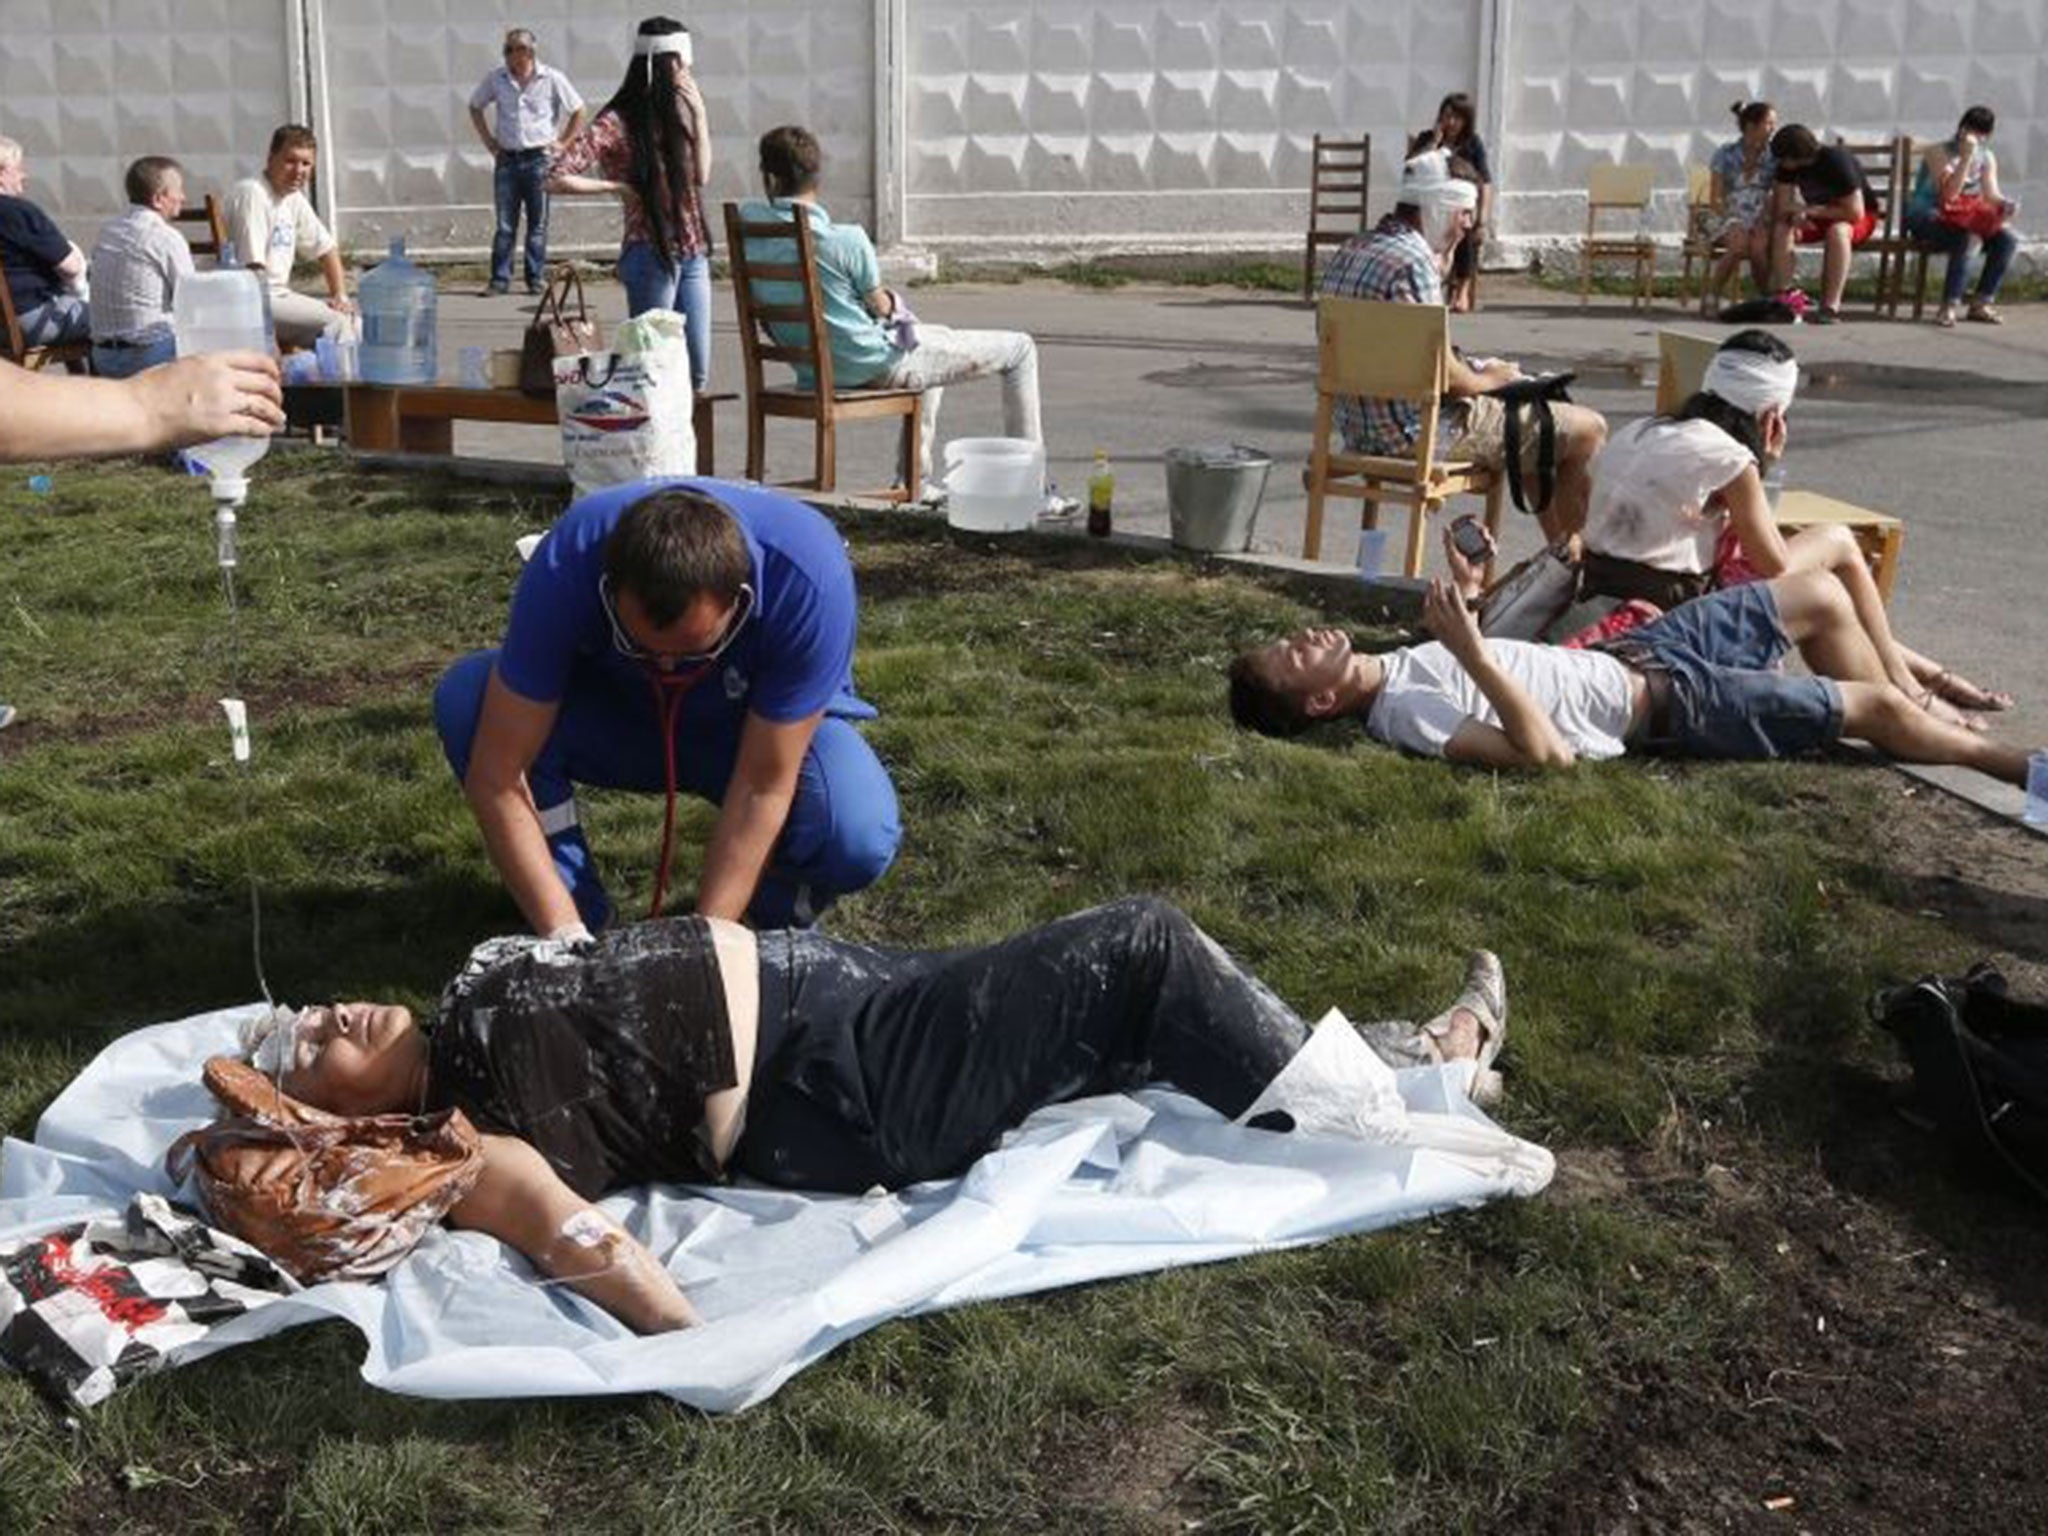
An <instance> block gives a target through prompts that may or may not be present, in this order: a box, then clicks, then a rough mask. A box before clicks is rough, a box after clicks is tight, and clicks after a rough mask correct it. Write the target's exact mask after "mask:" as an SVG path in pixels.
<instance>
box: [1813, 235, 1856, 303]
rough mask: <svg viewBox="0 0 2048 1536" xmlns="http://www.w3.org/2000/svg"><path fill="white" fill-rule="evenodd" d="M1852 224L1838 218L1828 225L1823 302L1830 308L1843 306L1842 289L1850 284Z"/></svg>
mask: <svg viewBox="0 0 2048 1536" xmlns="http://www.w3.org/2000/svg"><path fill="white" fill-rule="evenodd" d="M1852 233H1853V231H1852V230H1851V228H1850V226H1848V225H1847V224H1844V223H1843V222H1842V221H1841V220H1839V219H1837V220H1836V221H1835V222H1834V223H1832V224H1830V225H1829V226H1828V234H1827V255H1826V257H1825V259H1823V261H1822V262H1821V271H1820V290H1821V303H1822V305H1823V306H1825V307H1826V308H1828V309H1840V308H1841V307H1842V290H1843V289H1844V288H1846V287H1848V286H1849V257H1850V255H1851V253H1852V252H1853V251H1854V249H1855V247H1854V246H1852V245H1851V244H1850V243H1849V236H1850V235H1851V234H1852Z"/></svg>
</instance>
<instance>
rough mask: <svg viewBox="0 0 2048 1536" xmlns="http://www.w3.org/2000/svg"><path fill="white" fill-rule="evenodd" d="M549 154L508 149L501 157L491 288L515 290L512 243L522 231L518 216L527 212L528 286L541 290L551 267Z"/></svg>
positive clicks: (495, 180)
mask: <svg viewBox="0 0 2048 1536" xmlns="http://www.w3.org/2000/svg"><path fill="white" fill-rule="evenodd" d="M547 180H548V152H547V150H545V149H507V150H501V151H499V153H498V164H497V168H496V169H495V170H494V171H493V172H492V173H491V196H492V201H493V202H494V203H495V204H496V207H497V210H498V227H497V230H496V231H495V232H494V233H493V234H492V236H491V286H492V287H493V288H499V289H504V288H510V287H511V286H512V242H513V239H514V237H515V236H516V235H517V234H518V231H519V213H520V210H521V209H524V210H525V211H526V286H527V287H529V288H534V287H538V286H539V284H540V281H541V275H542V273H543V272H544V271H545V270H546V268H547V264H548V189H547Z"/></svg>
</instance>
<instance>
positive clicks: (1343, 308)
mask: <svg viewBox="0 0 2048 1536" xmlns="http://www.w3.org/2000/svg"><path fill="white" fill-rule="evenodd" d="M1316 329H1317V332H1318V341H1317V352H1318V358H1319V361H1318V363H1317V368H1316V426H1315V434H1316V435H1315V447H1314V448H1313V450H1311V452H1310V454H1309V462H1308V472H1307V474H1305V475H1304V476H1303V477H1302V478H1303V480H1304V482H1305V483H1306V484H1307V486H1308V523H1307V525H1306V527H1305V528H1304V530H1303V533H1302V541H1301V553H1302V556H1303V558H1304V559H1308V560H1313V559H1315V558H1316V557H1317V555H1318V552H1319V551H1320V550H1321V548H1322V541H1323V502H1324V500H1325V498H1327V497H1330V496H1350V497H1356V498H1357V499H1358V500H1359V501H1360V502H1362V503H1363V506H1362V508H1361V509H1360V514H1359V527H1360V528H1377V527H1378V526H1379V504H1380V503H1381V502H1383V501H1395V502H1403V503H1405V504H1406V505H1407V507H1408V552H1407V561H1406V564H1405V567H1404V569H1405V570H1406V571H1407V574H1408V575H1410V576H1420V575H1421V574H1422V562H1423V554H1424V549H1423V539H1424V536H1425V535H1426V533H1427V532H1428V522H1429V514H1430V513H1431V512H1433V511H1435V510H1436V509H1437V508H1438V507H1441V506H1442V505H1443V504H1444V502H1445V500H1446V499H1447V498H1449V497H1452V496H1483V497H1485V499H1486V526H1487V528H1488V529H1490V530H1491V531H1492V532H1493V533H1494V535H1495V536H1496V537H1498V536H1499V534H1500V518H1501V490H1502V479H1501V477H1500V476H1497V475H1495V474H1494V473H1493V471H1491V470H1489V469H1485V468H1482V467H1481V466H1479V465H1477V464H1473V463H1470V462H1466V461H1461V460H1452V461H1449V462H1445V461H1440V460H1439V459H1438V458H1437V456H1436V441H1437V423H1438V420H1439V418H1440V416H1441V412H1442V401H1443V393H1444V381H1445V379H1446V377H1447V374H1448V371H1449V362H1450V356H1451V328H1450V311H1449V310H1447V309H1445V308H1444V307H1443V306H1442V305H1441V304H1385V303H1380V302H1377V301H1375V300H1371V299H1340V298H1334V297H1330V298H1324V299H1322V300H1321V301H1320V302H1319V304H1318V305H1317V321H1316ZM1340 395H1364V396H1367V397H1369V398H1373V399H1382V400H1405V401H1408V402H1409V403H1411V404H1413V405H1416V406H1418V407H1419V408H1420V409H1421V412H1422V431H1421V432H1420V434H1419V435H1418V436H1417V437H1416V440H1415V451H1414V452H1413V453H1411V454H1408V455H1406V456H1404V457H1400V458H1394V457H1382V456H1380V455H1376V454H1362V453H1351V452H1349V451H1346V450H1343V449H1336V450H1333V449H1332V448H1331V446H1330V435H1331V433H1332V432H1333V431H1334V430H1335V424H1336V408H1337V398H1338V397H1339V396H1340Z"/></svg>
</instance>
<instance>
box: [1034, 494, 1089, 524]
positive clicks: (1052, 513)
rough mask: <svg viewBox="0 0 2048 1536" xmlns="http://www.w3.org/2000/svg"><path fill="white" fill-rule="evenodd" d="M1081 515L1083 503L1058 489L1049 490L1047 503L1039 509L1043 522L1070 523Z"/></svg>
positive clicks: (1039, 516) (1039, 515)
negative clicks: (1062, 493)
mask: <svg viewBox="0 0 2048 1536" xmlns="http://www.w3.org/2000/svg"><path fill="white" fill-rule="evenodd" d="M1080 515H1081V503H1080V502H1078V501H1076V500H1074V498H1073V497H1071V496H1062V495H1061V494H1060V493H1059V492H1058V491H1055V490H1047V491H1046V493H1045V505H1044V506H1042V507H1040V508H1039V509H1038V520H1039V521H1040V522H1041V523H1068V522H1072V521H1073V520H1074V519H1075V518H1077V517H1079V516H1080Z"/></svg>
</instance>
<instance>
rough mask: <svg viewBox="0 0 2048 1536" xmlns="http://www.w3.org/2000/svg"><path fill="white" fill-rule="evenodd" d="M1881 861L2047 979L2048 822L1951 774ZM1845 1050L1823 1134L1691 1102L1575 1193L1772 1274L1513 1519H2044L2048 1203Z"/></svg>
mask: <svg viewBox="0 0 2048 1536" xmlns="http://www.w3.org/2000/svg"><path fill="white" fill-rule="evenodd" d="M1926 793H1927V799H1926V800H1925V801H1924V802H1923V803H1922V806H1921V808H1920V813H1919V814H1914V815H1906V816H1899V817H1895V818H1893V819H1892V821H1891V823H1890V824H1889V825H1888V826H1887V828H1886V830H1885V832H1884V833H1883V836H1882V842H1881V848H1880V857H1881V858H1882V859H1883V861H1884V862H1885V863H1886V864H1888V865H1889V866H1890V867H1891V868H1892V869H1893V870H1894V871H1895V872H1896V874H1897V876H1898V878H1899V880H1900V881H1901V882H1902V883H1903V884H1902V887H1901V888H1902V890H1903V893H1904V898H1905V899H1906V900H1908V901H1910V902H1911V903H1912V904H1913V905H1914V906H1915V907H1916V908H1918V909H1921V910H1924V911H1927V912H1929V913H1938V914H1939V915H1940V916H1941V917H1942V918H1944V919H1945V920H1946V921H1948V922H1950V923H1952V924H1954V925H1955V926H1956V927H1957V928H1958V929H1959V930H1961V931H1962V932H1964V933H1966V934H1968V935H1970V936H1972V937H1973V938H1976V939H1977V940H1979V941H1980V946H1981V948H1982V949H1983V950H1984V951H1985V952H1987V953H1993V954H1995V955H1996V957H1997V958H1998V959H1999V961H2000V963H2001V965H2002V966H2004V967H2005V969H2006V970H2007V972H2008V974H2009V975H2010V976H2012V977H2013V978H2014V980H2015V981H2016V982H2018V983H2020V984H2021V985H2024V986H2027V987H2028V988H2029V989H2033V988H2038V987H2041V986H2042V985H2043V984H2044V982H2048V975H2044V965H2043V962H2044V961H2048V921H2044V919H2048V841H2044V840H2042V839H2040V838H2037V837H2034V836H2032V835H2031V834H2029V833H2027V832H2025V831H2024V830H2023V829H2021V828H2019V827H2017V826H2014V825H2013V824H2012V823H2011V822H2009V821H2005V820H2003V819H2002V818H1999V817H1995V816H1992V815H1990V814H1988V813H1985V812H1983V811H1980V810H1978V809H1977V808H1975V807H1973V806H1970V805H1967V804H1965V803H1963V802H1961V801H1957V800H1953V799H1951V798H1949V797H1948V796H1946V795H1940V794H1937V793H1935V792H1933V791H1928V792H1926ZM1891 1089H1892V1085H1891V1084H1890V1083H1888V1082H1886V1081H1883V1080H1880V1079H1878V1078H1874V1077H1872V1076H1871V1075H1870V1074H1868V1073H1865V1072H1859V1071H1856V1070H1853V1069H1850V1068H1846V1067H1845V1068H1842V1069H1840V1070H1839V1071H1836V1072H1834V1073H1832V1074H1830V1075H1828V1076H1826V1077H1825V1078H1824V1079H1823V1081H1822V1083H1821V1084H1820V1085H1819V1102H1818V1104H1817V1105H1816V1106H1815V1107H1814V1109H1813V1110H1812V1113H1811V1116H1810V1118H1809V1119H1808V1120H1807V1121H1806V1122H1805V1123H1804V1126H1803V1129H1804V1130H1805V1131H1807V1132H1808V1133H1809V1134H1810V1138H1811V1140H1810V1145H1806V1146H1799V1145H1796V1144H1793V1143H1797V1142H1798V1141H1800V1140H1801V1139H1803V1138H1800V1137H1793V1138H1790V1139H1789V1141H1788V1138H1786V1137H1783V1136H1777V1137H1773V1138H1771V1139H1770V1140H1769V1142H1768V1143H1767V1142H1766V1141H1765V1139H1764V1138H1762V1137H1760V1136H1758V1135H1756V1134H1754V1133H1752V1132H1749V1131H1741V1132H1729V1131H1726V1130H1721V1129H1710V1128H1708V1127H1705V1126H1702V1125H1700V1124H1698V1123H1697V1122H1693V1123H1689V1124H1687V1125H1685V1126H1683V1127H1682V1128H1680V1129H1679V1131H1678V1132H1677V1133H1676V1134H1675V1135H1674V1136H1673V1137H1670V1138H1667V1140H1666V1145H1664V1146H1663V1147H1660V1148H1659V1149H1658V1150H1657V1151H1655V1152H1654V1153H1651V1154H1645V1155H1644V1156H1643V1157H1642V1158H1641V1159H1638V1160H1631V1161H1627V1162H1624V1160H1622V1159H1619V1158H1615V1157H1612V1156H1611V1155H1606V1156H1602V1157H1599V1158H1596V1159H1594V1160H1593V1162H1592V1165H1591V1166H1589V1167H1587V1168H1585V1169H1581V1170H1578V1171H1576V1172H1574V1173H1573V1174H1572V1175H1571V1176H1570V1177H1569V1178H1567V1177H1561V1178H1560V1181H1559V1191H1560V1193H1561V1194H1565V1195H1566V1196H1567V1197H1568V1198H1585V1199H1595V1200H1606V1201H1614V1202H1618V1203H1621V1204H1628V1203H1632V1202H1639V1203H1642V1204H1644V1205H1646V1206H1649V1207H1652V1208H1656V1209H1659V1210H1661V1211H1664V1212H1667V1213H1672V1214H1681V1215H1684V1216H1685V1217H1686V1218H1687V1219H1688V1220H1690V1221H1692V1222H1693V1223H1694V1224H1695V1225H1696V1226H1698V1227H1699V1228H1700V1230H1701V1238H1702V1244H1703V1246H1711V1247H1713V1248H1715V1249H1717V1250H1719V1251H1722V1252H1724V1253H1727V1254H1728V1255H1729V1256H1730V1260H1731V1262H1732V1263H1734V1264H1735V1265H1737V1266H1738V1267H1739V1269H1740V1271H1741V1272H1742V1273H1743V1275H1744V1277H1745V1279H1746V1281H1747V1282H1748V1288H1749V1290H1750V1293H1751V1301H1750V1303H1749V1305H1748V1307H1747V1309H1746V1315H1745V1316H1744V1318H1743V1320H1742V1323H1741V1326H1740V1328H1739V1329H1738V1330H1737V1334H1736V1337H1735V1341H1734V1342H1733V1343H1732V1344H1731V1345H1729V1346H1726V1347H1724V1348H1722V1349H1721V1350H1719V1351H1718V1352H1716V1353H1715V1354H1714V1356H1713V1357H1712V1358H1711V1359H1710V1360H1709V1361H1707V1362H1706V1363H1705V1364H1704V1366H1703V1368H1701V1369H1699V1370H1697V1371H1694V1372H1692V1373H1690V1374H1689V1376H1688V1378H1687V1379H1673V1378H1672V1377H1671V1376H1670V1375H1669V1374H1666V1373H1662V1372H1645V1373H1640V1374H1635V1375H1631V1374H1630V1373H1629V1372H1628V1371H1627V1370H1619V1371H1617V1373H1616V1375H1615V1378H1614V1379H1613V1380H1612V1381H1610V1382H1609V1383H1607V1384H1606V1385H1607V1390H1608V1392H1609V1393H1610V1395H1611V1399H1612V1401H1613V1402H1614V1404H1615V1408H1614V1411H1613V1412H1611V1413H1610V1414H1609V1415H1608V1416H1607V1417H1606V1419H1605V1420H1604V1421H1603V1422H1601V1423H1600V1424H1598V1425H1597V1426H1596V1427H1594V1428H1593V1430H1592V1431H1591V1432H1590V1434H1589V1435H1588V1436H1587V1437H1586V1440H1585V1442H1584V1443H1583V1445H1582V1446H1580V1447H1579V1448H1578V1449H1577V1452H1576V1454H1575V1455H1574V1456H1573V1458H1572V1461H1571V1463H1570V1464H1569V1466H1568V1467H1567V1469H1566V1471H1565V1472H1564V1473H1563V1474H1562V1475H1561V1476H1559V1477H1558V1478H1557V1479H1555V1480H1554V1481H1553V1482H1552V1484H1551V1486H1550V1487H1549V1488H1547V1489H1546V1490H1545V1491H1544V1492H1543V1493H1542V1494H1541V1495H1540V1496H1539V1497H1538V1498H1537V1499H1535V1500H1533V1501H1532V1502H1531V1503H1530V1504H1529V1505H1528V1506H1526V1507H1524V1508H1523V1509H1522V1510H1521V1511H1519V1512H1518V1513H1517V1514H1516V1515H1515V1516H1514V1518H1513V1519H1511V1520H1510V1521H1508V1522H1506V1524H1505V1525H1504V1527H1503V1528H1510V1529H1522V1530H1545V1531H1569V1532H1600V1533H1607V1532H1635V1531H1657V1532H1667V1531H1671V1532H1707V1531H1752V1530H1754V1531H1784V1532H1794V1531H1857V1532H1863V1531H1915V1532H1924V1533H1935V1532H1942V1533H1946V1532H1953V1531H2001V1532H2005V1531H2022V1530H2038V1529H2041V1528H2042V1525H2043V1522H2044V1520H2048V1514H2044V1511H2048V1458H2044V1457H2043V1455H2042V1450H2043V1447H2044V1446H2048V1430H2044V1428H2043V1426H2044V1425H2048V1208H2044V1207H2043V1206H2041V1205H2040V1204H2039V1203H2037V1202H2032V1201H2030V1200H2028V1199H2027V1198H2025V1197H2023V1196H2020V1195H2016V1194H2014V1193H2011V1192H2009V1191H2008V1190H2007V1189H2006V1188H2004V1187H2002V1186H1999V1185H1996V1184H1995V1183H1994V1182H1993V1181H1992V1180H1991V1179H1990V1178H1988V1177H1987V1176H1986V1175H1984V1174H1982V1173H1981V1172H1978V1171H1975V1170H1970V1169H1966V1168H1962V1167H1960V1166H1958V1165H1957V1164H1955V1163H1954V1162H1952V1161H1951V1160H1950V1159H1949V1158H1948V1157H1947V1156H1946V1154H1945V1152H1944V1151H1943V1150H1942V1149H1941V1148H1940V1147H1938V1146H1936V1145H1934V1144H1933V1143H1931V1142H1930V1141H1929V1140H1928V1139H1927V1138H1926V1137H1925V1136H1923V1135H1922V1134H1921V1133H1919V1132H1917V1131H1915V1130H1913V1129H1912V1128H1910V1127H1908V1126H1907V1125H1906V1124H1905V1123H1904V1122H1903V1121H1901V1120H1899V1119H1898V1118H1897V1117H1896V1116H1895V1115H1894V1114H1892V1113H1891V1108H1890V1103H1891Z"/></svg>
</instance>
